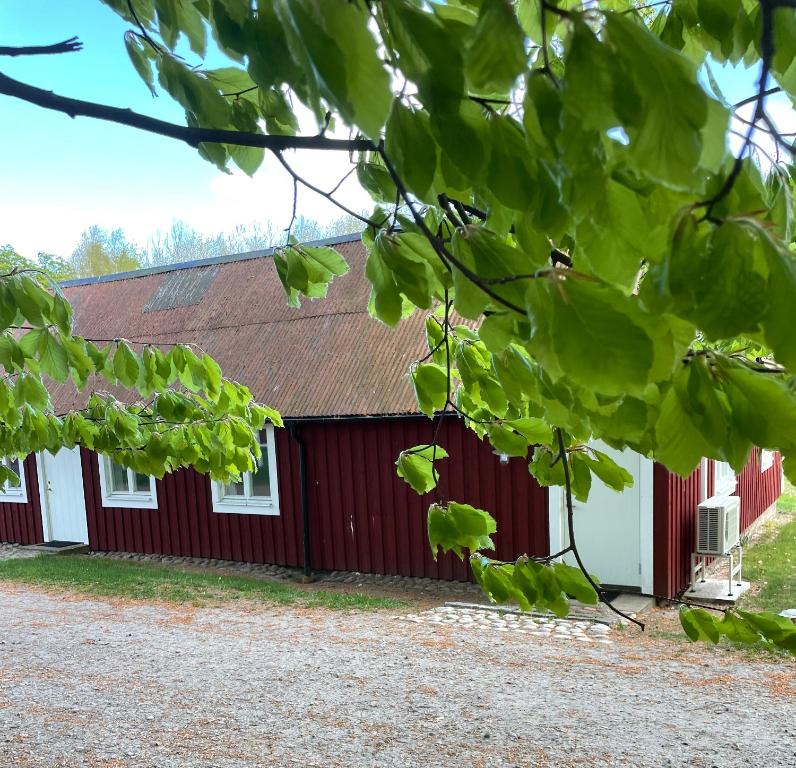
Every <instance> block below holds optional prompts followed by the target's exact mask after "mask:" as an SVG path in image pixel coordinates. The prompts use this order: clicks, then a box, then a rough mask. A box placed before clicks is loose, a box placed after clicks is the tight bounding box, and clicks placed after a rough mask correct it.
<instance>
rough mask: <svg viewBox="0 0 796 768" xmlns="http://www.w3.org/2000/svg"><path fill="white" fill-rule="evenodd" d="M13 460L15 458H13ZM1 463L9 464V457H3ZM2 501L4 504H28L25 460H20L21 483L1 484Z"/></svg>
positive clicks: (0, 494) (0, 497)
mask: <svg viewBox="0 0 796 768" xmlns="http://www.w3.org/2000/svg"><path fill="white" fill-rule="evenodd" d="M12 461H13V459H12ZM0 463H2V464H4V465H5V466H8V459H7V458H6V457H3V458H2V459H0ZM0 502H3V503H4V504H27V503H28V486H27V485H26V483H25V460H24V459H20V460H19V485H9V484H8V483H3V485H2V486H0Z"/></svg>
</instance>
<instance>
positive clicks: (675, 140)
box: [605, 13, 708, 189]
mask: <svg viewBox="0 0 796 768" xmlns="http://www.w3.org/2000/svg"><path fill="white" fill-rule="evenodd" d="M605 31H606V35H607V38H608V40H609V41H610V43H611V45H612V47H613V50H614V55H615V56H616V60H617V64H618V65H619V66H621V68H622V79H623V80H624V82H625V83H626V85H625V87H624V88H623V89H622V91H621V93H622V94H623V97H624V98H623V101H621V102H620V103H618V104H615V109H616V112H617V113H618V115H619V117H620V118H621V119H622V123H623V125H624V126H625V130H626V131H627V134H628V136H629V137H630V150H629V151H630V156H631V157H632V159H633V162H634V163H635V165H636V167H637V168H638V169H639V170H640V171H642V172H644V173H646V174H647V175H649V176H650V177H651V178H654V179H656V180H658V181H661V182H663V183H664V184H669V185H672V186H675V187H680V188H684V189H698V187H699V186H700V183H699V181H698V180H697V178H696V177H695V174H694V169H695V168H696V167H697V164H698V162H699V158H700V155H701V152H702V135H701V129H702V127H703V126H704V125H705V122H706V121H707V117H708V108H707V101H708V99H707V96H706V94H705V92H704V91H703V90H702V88H701V87H700V86H699V84H698V82H697V79H696V69H695V67H694V65H693V64H691V62H689V61H688V59H687V58H686V57H685V56H683V55H681V54H680V53H678V52H676V51H674V50H673V49H672V48H670V47H669V46H667V45H665V44H664V43H662V42H661V41H660V40H659V39H658V38H657V37H656V36H655V35H654V34H652V33H651V32H650V31H648V30H647V28H646V27H645V26H643V25H641V24H637V23H636V22H635V21H633V20H632V19H631V18H630V17H629V16H626V15H623V14H619V13H609V14H606V24H605ZM634 92H635V93H634ZM617 93H619V92H617ZM625 94H626V95H625ZM616 98H618V96H617V97H616Z"/></svg>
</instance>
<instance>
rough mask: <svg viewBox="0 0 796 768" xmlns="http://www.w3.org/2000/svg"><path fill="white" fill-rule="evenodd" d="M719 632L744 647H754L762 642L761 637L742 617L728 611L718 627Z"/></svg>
mask: <svg viewBox="0 0 796 768" xmlns="http://www.w3.org/2000/svg"><path fill="white" fill-rule="evenodd" d="M716 626H717V628H718V630H719V632H720V633H721V634H722V635H724V636H725V637H726V638H727V639H728V640H732V641H733V642H734V643H743V644H744V645H753V644H754V643H758V642H760V635H759V634H758V633H757V632H756V631H755V630H754V629H753V628H752V627H751V626H750V625H749V623H748V622H747V621H745V620H744V619H742V618H741V617H740V616H738V615H736V614H735V613H732V612H731V611H728V612H727V613H725V614H724V618H723V619H722V620H721V621H720V622H718V624H717V625H716Z"/></svg>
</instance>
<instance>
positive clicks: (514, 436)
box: [486, 424, 528, 457]
mask: <svg viewBox="0 0 796 768" xmlns="http://www.w3.org/2000/svg"><path fill="white" fill-rule="evenodd" d="M486 431H487V434H488V435H489V442H490V443H492V447H493V448H494V449H495V451H497V452H498V453H503V454H505V455H506V456H521V457H525V456H527V455H528V438H526V437H525V436H524V435H522V434H520V433H518V432H515V431H514V430H511V429H506V427H504V426H501V425H500V424H490V425H489V426H488V427H487V428H486Z"/></svg>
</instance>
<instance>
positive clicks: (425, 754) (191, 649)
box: [0, 585, 796, 768]
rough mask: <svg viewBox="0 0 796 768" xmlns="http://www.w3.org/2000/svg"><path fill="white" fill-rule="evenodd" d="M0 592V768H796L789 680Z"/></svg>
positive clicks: (341, 619)
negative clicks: (97, 767) (609, 767)
mask: <svg viewBox="0 0 796 768" xmlns="http://www.w3.org/2000/svg"><path fill="white" fill-rule="evenodd" d="M612 637H614V639H615V640H616V642H615V643H614V644H612V645H603V646H600V647H597V646H594V645H591V646H589V645H587V646H586V647H583V645H584V644H577V643H572V642H565V641H557V640H554V639H545V638H538V637H532V636H529V635H512V634H510V633H502V634H501V633H492V634H490V633H485V632H480V633H470V632H467V631H466V630H463V629H461V628H457V627H449V626H429V625H426V624H413V623H411V622H406V621H397V620H395V619H394V618H391V617H390V616H389V615H388V614H383V613H367V614H363V613H356V614H355V613H347V614H342V613H330V612H326V611H323V610H317V609H312V610H306V609H305V610H295V609H285V608H276V609H269V608H264V607H263V606H261V605H260V606H245V605H236V606H234V607H224V608H201V609H193V608H187V607H186V608H182V607H181V608H177V609H175V608H173V607H171V608H170V607H163V606H159V605H142V604H130V603H125V602H121V601H118V602H102V601H95V600H85V599H80V598H74V597H64V596H59V595H53V594H46V593H42V592H37V591H33V590H31V589H28V588H25V587H17V586H10V585H2V586H0V728H1V729H2V731H1V732H0V766H3V768H5V766H19V768H27V766H47V768H57V767H58V766H70V767H71V766H103V767H106V768H111V767H113V768H127V767H131V766H135V767H136V768H139V767H144V766H153V767H157V768H172V767H173V766H201V767H202V768H209V767H210V766H217V767H218V768H222V767H223V768H228V767H229V768H232V767H233V766H234V767H236V768H239V767H240V766H253V767H254V766H256V767H258V768H259V766H277V767H281V766H296V767H298V766H302V768H303V767H304V766H307V767H312V766H317V767H319V768H320V767H321V766H323V768H327V767H331V768H335V767H337V766H345V767H346V768H360V767H362V768H364V767H365V766H367V767H368V768H373V767H374V766H396V767H397V766H401V767H402V768H403V767H409V766H434V767H436V766H448V765H449V766H454V765H455V766H459V765H462V766H495V767H496V768H497V767H498V766H500V767H501V768H502V767H503V766H650V767H657V766H667V765H671V766H694V767H699V768H701V767H702V766H705V767H706V768H710V767H711V766H719V767H720V768H729V767H730V766H754V768H760V767H762V766H766V767H768V768H773V766H789V767H790V766H793V765H794V764H796V705H795V704H794V700H796V696H794V694H796V687H794V686H796V680H795V679H794V667H793V666H792V665H789V664H786V663H781V664H775V663H767V662H760V661H749V660H747V659H746V658H745V657H743V656H741V655H740V654H724V653H716V652H710V653H707V654H702V653H700V652H697V651H695V650H693V649H692V648H691V647H688V648H685V649H684V648H683V646H682V645H680V644H675V643H672V644H667V643H664V642H661V641H658V642H655V641H650V640H642V639H639V638H638V637H637V636H636V635H634V634H632V633H631V632H630V631H626V632H623V633H617V632H613V633H612Z"/></svg>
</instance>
